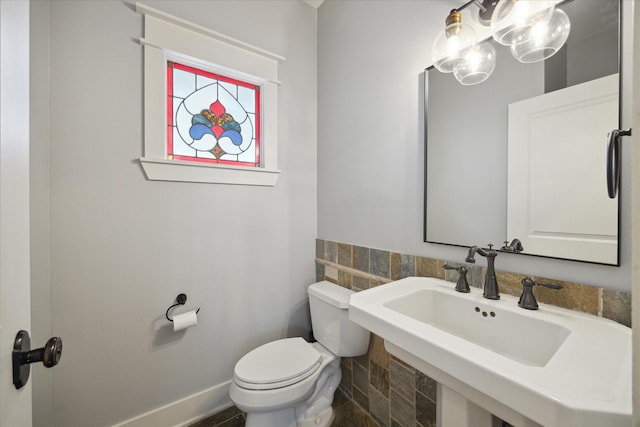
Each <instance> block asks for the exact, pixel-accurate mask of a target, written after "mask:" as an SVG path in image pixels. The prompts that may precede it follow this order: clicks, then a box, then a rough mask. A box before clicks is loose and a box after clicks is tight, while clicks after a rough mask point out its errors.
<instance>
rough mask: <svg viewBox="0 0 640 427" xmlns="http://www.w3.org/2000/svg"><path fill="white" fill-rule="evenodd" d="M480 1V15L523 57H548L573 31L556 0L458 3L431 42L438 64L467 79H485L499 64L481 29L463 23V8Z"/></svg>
mask: <svg viewBox="0 0 640 427" xmlns="http://www.w3.org/2000/svg"><path fill="white" fill-rule="evenodd" d="M472 4H473V5H475V6H477V7H478V10H479V11H478V19H477V21H478V22H479V23H480V24H481V25H484V26H490V27H491V32H492V34H493V38H494V39H495V40H496V41H497V42H498V43H500V44H503V45H505V46H509V47H510V49H511V53H512V55H513V56H514V57H515V58H516V59H517V60H518V61H520V62H523V63H529V62H537V61H543V60H545V59H547V58H549V57H551V56H552V55H554V54H555V53H556V52H557V51H558V50H560V48H561V47H562V46H563V45H564V43H565V42H566V41H567V38H568V37H569V31H570V29H571V23H570V21H569V17H568V16H567V14H566V13H564V11H562V10H559V9H556V8H555V1H553V0H482V1H481V0H471V1H469V2H467V3H465V4H463V5H462V6H460V7H459V8H457V9H453V10H452V11H451V12H450V13H449V15H448V16H447V19H446V20H445V29H444V30H443V31H442V32H440V33H439V34H438V36H437V37H436V40H435V41H434V43H433V46H432V48H431V58H432V59H433V63H434V66H435V68H436V69H437V70H438V71H440V72H443V73H453V75H454V77H455V78H456V80H458V82H460V83H461V84H463V85H473V84H478V83H481V82H483V81H485V80H486V79H487V78H489V76H490V75H491V73H492V72H493V70H494V68H495V62H496V50H495V48H494V47H493V46H492V45H491V44H490V43H488V42H482V43H478V42H477V40H476V38H475V31H474V30H473V28H471V27H470V26H468V25H466V24H463V23H462V14H461V12H462V10H464V9H466V8H467V7H468V6H470V5H472Z"/></svg>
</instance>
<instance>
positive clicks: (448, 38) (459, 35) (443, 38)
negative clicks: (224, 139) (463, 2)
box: [431, 9, 476, 73]
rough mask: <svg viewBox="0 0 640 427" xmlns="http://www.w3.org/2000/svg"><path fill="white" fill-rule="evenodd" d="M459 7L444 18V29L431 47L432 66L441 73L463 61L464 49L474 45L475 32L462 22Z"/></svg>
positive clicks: (449, 71)
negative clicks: (433, 59)
mask: <svg viewBox="0 0 640 427" xmlns="http://www.w3.org/2000/svg"><path fill="white" fill-rule="evenodd" d="M460 10H461V9H454V10H452V11H451V12H450V13H449V15H448V16H447V19H446V20H445V29H444V31H442V32H441V33H440V34H438V37H436V40H435V42H434V43H433V46H432V48H431V57H432V58H435V61H434V66H435V67H436V69H437V70H438V71H440V72H442V73H451V72H453V70H454V68H455V67H456V66H458V65H460V64H462V63H463V62H464V61H465V50H466V49H467V48H469V47H472V46H473V45H475V37H476V33H475V31H474V30H473V28H471V27H470V26H468V25H467V24H463V23H462V14H461V13H460Z"/></svg>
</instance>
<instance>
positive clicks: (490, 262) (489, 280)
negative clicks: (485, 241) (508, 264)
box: [465, 244, 500, 299]
mask: <svg viewBox="0 0 640 427" xmlns="http://www.w3.org/2000/svg"><path fill="white" fill-rule="evenodd" d="M492 246H493V245H492V244H489V249H482V248H481V247H478V246H472V247H471V248H469V252H468V253H467V257H466V258H465V261H466V262H470V263H471V264H475V263H476V260H475V258H474V257H475V255H476V253H479V254H480V255H482V256H483V257H485V258H487V275H486V276H485V278H484V291H483V292H482V296H483V297H485V298H487V299H500V290H499V289H498V279H497V278H496V270H495V266H494V264H495V260H496V256H497V255H498V252H496V251H494V250H493V249H492Z"/></svg>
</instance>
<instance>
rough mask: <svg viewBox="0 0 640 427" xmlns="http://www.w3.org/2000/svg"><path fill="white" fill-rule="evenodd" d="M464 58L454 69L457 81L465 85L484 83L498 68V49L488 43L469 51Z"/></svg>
mask: <svg viewBox="0 0 640 427" xmlns="http://www.w3.org/2000/svg"><path fill="white" fill-rule="evenodd" d="M464 58H465V59H464V61H463V62H461V63H459V64H458V65H456V67H455V68H454V69H453V75H454V76H455V78H456V80H458V81H459V82H460V84H463V85H475V84H478V83H482V82H483V81H485V80H487V79H488V78H489V76H490V75H491V73H493V70H494V69H495V68H496V49H495V48H494V47H493V45H492V44H491V43H488V42H484V43H480V44H479V45H477V46H473V47H471V48H469V49H467V50H466V51H465V55H464Z"/></svg>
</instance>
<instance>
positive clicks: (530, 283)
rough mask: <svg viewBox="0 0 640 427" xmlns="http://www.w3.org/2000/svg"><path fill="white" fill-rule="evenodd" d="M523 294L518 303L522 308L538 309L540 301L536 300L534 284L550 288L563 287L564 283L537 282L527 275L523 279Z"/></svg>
mask: <svg viewBox="0 0 640 427" xmlns="http://www.w3.org/2000/svg"><path fill="white" fill-rule="evenodd" d="M521 283H522V295H520V299H519V300H518V305H519V306H520V307H522V308H526V309H527V310H537V309H538V302H537V301H536V297H535V295H533V287H534V286H544V287H545V288H549V289H556V290H558V289H562V285H559V284H557V283H542V282H536V281H534V280H533V279H531V278H530V277H525V278H524V279H522V282H521Z"/></svg>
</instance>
